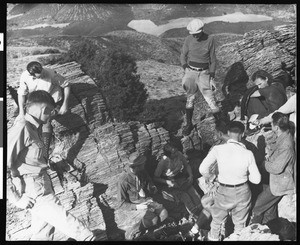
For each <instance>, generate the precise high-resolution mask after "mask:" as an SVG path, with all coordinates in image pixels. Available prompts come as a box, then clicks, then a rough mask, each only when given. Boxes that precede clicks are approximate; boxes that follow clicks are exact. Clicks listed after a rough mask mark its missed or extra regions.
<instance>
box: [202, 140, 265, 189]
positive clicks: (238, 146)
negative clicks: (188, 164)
mask: <svg viewBox="0 0 300 245" xmlns="http://www.w3.org/2000/svg"><path fill="white" fill-rule="evenodd" d="M215 161H216V162H217V164H218V171H219V175H218V180H219V181H220V182H221V183H225V184H231V185H236V184H240V183H243V182H246V181H247V180H248V178H249V180H250V181H251V182H253V183H259V181H260V173H259V171H258V169H257V165H256V163H255V159H254V155H253V153H252V152H251V151H249V150H247V149H246V147H245V146H244V145H243V144H242V143H240V142H238V141H235V140H228V141H227V143H226V144H222V145H217V146H214V147H213V149H212V150H211V151H210V152H209V153H208V155H207V157H206V158H205V159H204V160H203V162H202V163H201V165H200V172H202V171H205V169H206V168H207V166H210V165H211V163H212V162H215ZM248 175H249V176H248Z"/></svg>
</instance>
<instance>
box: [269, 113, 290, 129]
mask: <svg viewBox="0 0 300 245" xmlns="http://www.w3.org/2000/svg"><path fill="white" fill-rule="evenodd" d="M271 125H272V130H273V131H274V132H275V133H277V134H280V133H281V132H285V131H287V130H289V129H290V123H289V118H288V116H287V115H285V114H283V113H281V112H275V113H274V114H273V115H272V124H271Z"/></svg>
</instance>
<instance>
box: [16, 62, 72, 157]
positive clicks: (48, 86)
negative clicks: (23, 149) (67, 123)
mask: <svg viewBox="0 0 300 245" xmlns="http://www.w3.org/2000/svg"><path fill="white" fill-rule="evenodd" d="M36 90H44V91H46V92H48V93H50V94H51V96H52V97H53V99H54V101H55V103H56V105H55V107H56V108H55V111H56V112H57V114H59V115H64V114H66V113H67V111H68V103H69V96H70V90H71V88H70V84H69V82H68V81H66V79H65V78H64V77H63V76H62V75H60V74H58V73H57V72H56V71H54V70H52V69H49V68H43V67H42V65H41V64H40V63H39V62H37V61H32V62H30V63H28V65H27V69H26V70H25V71H24V72H23V73H22V75H21V78H20V86H19V88H18V91H17V92H18V106H19V115H18V117H17V118H16V121H17V120H18V119H19V118H22V117H24V115H25V108H24V105H25V102H26V97H27V95H28V93H31V92H33V91H36ZM55 114H56V113H55ZM54 116H55V115H54ZM51 119H52V118H50V120H49V121H48V122H47V123H46V124H44V125H43V141H44V145H45V149H46V151H45V157H46V158H47V159H48V154H49V153H48V151H49V147H50V142H51V137H52V132H53V128H52V126H51Z"/></svg>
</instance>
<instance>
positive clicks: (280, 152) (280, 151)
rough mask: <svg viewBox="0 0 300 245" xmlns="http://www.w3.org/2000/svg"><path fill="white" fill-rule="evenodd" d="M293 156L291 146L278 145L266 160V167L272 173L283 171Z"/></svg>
mask: <svg viewBox="0 0 300 245" xmlns="http://www.w3.org/2000/svg"><path fill="white" fill-rule="evenodd" d="M292 157H293V152H292V150H291V149H290V147H289V146H285V145H281V146H280V147H278V148H277V149H276V150H275V151H274V152H273V153H272V155H271V156H270V158H269V159H268V160H266V162H265V169H266V170H267V171H268V172H269V173H271V174H280V173H282V172H283V170H284V168H285V167H286V165H287V163H288V162H289V161H290V160H291V158H292Z"/></svg>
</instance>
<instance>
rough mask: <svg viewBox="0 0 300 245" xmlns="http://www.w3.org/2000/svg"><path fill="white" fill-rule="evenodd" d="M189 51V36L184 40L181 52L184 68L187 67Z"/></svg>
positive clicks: (181, 61)
mask: <svg viewBox="0 0 300 245" xmlns="http://www.w3.org/2000/svg"><path fill="white" fill-rule="evenodd" d="M188 52H189V47H188V44H187V38H186V39H185V40H184V43H183V46H182V49H181V54H180V63H181V66H182V67H183V69H185V68H186V67H187V56H188Z"/></svg>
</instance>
